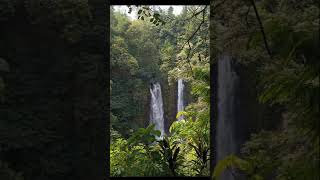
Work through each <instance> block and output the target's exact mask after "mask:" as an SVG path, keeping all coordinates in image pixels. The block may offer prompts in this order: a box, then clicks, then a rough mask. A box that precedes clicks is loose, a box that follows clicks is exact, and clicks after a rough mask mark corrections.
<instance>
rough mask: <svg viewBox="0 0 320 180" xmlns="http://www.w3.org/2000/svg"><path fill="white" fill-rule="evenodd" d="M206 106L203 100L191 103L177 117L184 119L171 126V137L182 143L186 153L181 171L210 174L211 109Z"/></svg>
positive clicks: (192, 173)
mask: <svg viewBox="0 0 320 180" xmlns="http://www.w3.org/2000/svg"><path fill="white" fill-rule="evenodd" d="M206 107H207V104H206V103H203V102H202V103H200V102H198V103H193V104H190V105H189V106H188V107H187V108H186V111H181V112H179V113H178V114H177V119H178V118H179V117H180V116H182V117H183V119H182V120H179V121H176V122H174V123H173V124H172V125H171V127H170V133H171V139H172V140H173V141H175V142H179V144H181V152H182V153H183V154H185V156H184V161H183V165H182V166H183V168H182V170H181V171H182V172H184V173H187V174H191V175H201V176H203V175H209V160H210V158H209V157H210V145H209V143H210V142H209V141H210V131H209V129H210V125H209V124H210V123H209V122H210V115H209V111H210V110H209V109H207V108H206ZM190 167H191V168H190Z"/></svg>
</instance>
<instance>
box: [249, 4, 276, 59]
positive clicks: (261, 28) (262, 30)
mask: <svg viewBox="0 0 320 180" xmlns="http://www.w3.org/2000/svg"><path fill="white" fill-rule="evenodd" d="M250 2H251V4H252V6H253V9H254V13H255V14H256V17H257V20H258V22H259V27H260V31H261V33H262V37H263V41H264V45H265V47H266V49H267V52H268V54H269V56H270V58H272V54H271V51H270V49H269V45H268V42H267V37H266V34H265V32H264V28H263V25H262V22H261V19H260V16H259V13H258V10H257V7H256V4H255V2H254V0H250Z"/></svg>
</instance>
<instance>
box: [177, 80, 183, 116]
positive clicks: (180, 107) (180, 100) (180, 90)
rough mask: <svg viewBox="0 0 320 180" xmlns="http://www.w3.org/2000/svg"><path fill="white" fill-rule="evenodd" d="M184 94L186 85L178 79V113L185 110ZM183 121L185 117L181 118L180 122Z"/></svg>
mask: <svg viewBox="0 0 320 180" xmlns="http://www.w3.org/2000/svg"><path fill="white" fill-rule="evenodd" d="M183 92H184V84H183V80H182V79H178V102H177V112H178V113H179V112H180V111H183V110H184V101H183ZM181 119H183V116H180V117H179V118H178V120H181Z"/></svg>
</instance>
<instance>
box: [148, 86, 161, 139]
mask: <svg viewBox="0 0 320 180" xmlns="http://www.w3.org/2000/svg"><path fill="white" fill-rule="evenodd" d="M150 93H151V103H150V124H155V129H156V130H159V131H161V137H162V136H163V135H164V134H165V131H164V117H163V100H162V93H161V86H160V84H159V83H153V84H152V85H151V87H150Z"/></svg>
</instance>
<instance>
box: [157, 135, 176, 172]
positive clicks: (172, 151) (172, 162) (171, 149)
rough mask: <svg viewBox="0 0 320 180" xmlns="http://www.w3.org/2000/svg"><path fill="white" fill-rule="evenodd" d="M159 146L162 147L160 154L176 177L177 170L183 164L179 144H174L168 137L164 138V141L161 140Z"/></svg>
mask: <svg viewBox="0 0 320 180" xmlns="http://www.w3.org/2000/svg"><path fill="white" fill-rule="evenodd" d="M159 145H160V147H161V150H160V152H161V154H162V156H163V159H164V161H165V163H166V164H167V166H168V167H169V169H170V172H171V173H172V175H173V176H176V175H177V172H176V171H177V168H178V166H179V165H180V163H181V161H180V159H181V157H179V156H180V154H179V152H180V147H178V146H177V144H172V143H171V142H170V140H169V138H168V137H164V138H163V139H162V140H160V141H159Z"/></svg>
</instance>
